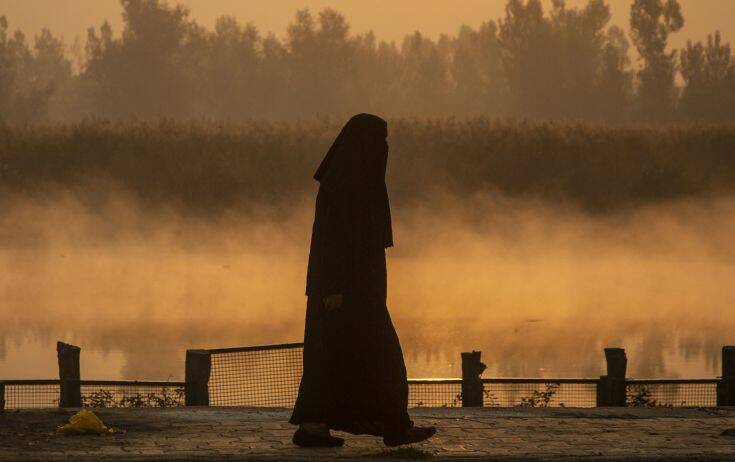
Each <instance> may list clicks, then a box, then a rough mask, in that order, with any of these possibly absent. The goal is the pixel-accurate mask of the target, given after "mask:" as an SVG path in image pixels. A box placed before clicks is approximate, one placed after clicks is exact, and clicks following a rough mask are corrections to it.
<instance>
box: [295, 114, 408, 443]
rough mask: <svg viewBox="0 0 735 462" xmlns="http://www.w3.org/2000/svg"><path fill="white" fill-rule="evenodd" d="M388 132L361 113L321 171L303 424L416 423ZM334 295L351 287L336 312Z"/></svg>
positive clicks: (385, 431) (385, 430) (402, 427)
mask: <svg viewBox="0 0 735 462" xmlns="http://www.w3.org/2000/svg"><path fill="white" fill-rule="evenodd" d="M385 137H386V123H385V121H383V120H382V119H380V118H378V117H376V116H372V115H368V114H360V115H357V116H355V117H353V118H352V119H350V121H349V122H348V123H347V125H345V127H344V128H343V129H342V132H341V133H340V135H339V136H338V137H337V139H336V140H335V142H334V144H333V146H332V148H331V149H330V150H329V152H328V153H327V156H326V157H325V159H324V161H323V162H322V165H321V166H320V167H319V170H317V173H316V175H315V178H316V179H317V180H318V181H320V188H319V192H318V194H317V199H316V211H315V217H314V226H313V230H312V238H311V239H312V240H311V251H310V254H309V267H308V274H307V290H306V294H307V296H308V299H307V308H306V328H305V334H304V374H303V377H302V379H301V385H300V387H299V395H298V397H297V399H296V404H295V406H294V410H293V414H292V416H291V419H290V422H291V423H293V424H300V423H304V422H314V423H326V424H327V425H328V426H329V427H330V428H331V429H335V430H343V431H347V432H350V433H355V434H362V433H367V434H372V435H376V436H385V435H389V436H390V435H400V434H403V433H404V432H405V431H406V430H408V429H409V428H410V427H411V426H412V425H413V422H412V421H411V419H410V418H409V416H408V412H407V405H408V384H407V381H406V367H405V365H404V361H403V352H402V351H401V345H400V342H399V340H398V336H397V335H396V331H395V329H394V327H393V323H392V321H391V318H390V315H389V313H388V308H387V306H386V292H387V291H386V289H387V287H386V286H387V282H386V281H387V278H386V264H385V247H388V246H391V245H392V244H393V236H392V230H391V224H390V208H389V205H388V197H387V193H386V188H385V165H386V160H387V145H386V143H385ZM332 294H342V295H343V303H342V306H341V307H340V308H337V309H335V310H332V311H327V310H326V309H325V307H324V302H323V299H324V297H326V296H327V295H332Z"/></svg>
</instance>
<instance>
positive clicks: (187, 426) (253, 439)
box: [0, 408, 735, 462]
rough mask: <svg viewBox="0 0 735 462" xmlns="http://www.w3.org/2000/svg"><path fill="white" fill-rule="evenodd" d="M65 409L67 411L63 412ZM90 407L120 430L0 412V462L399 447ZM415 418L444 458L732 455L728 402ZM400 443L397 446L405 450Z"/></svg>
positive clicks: (254, 424)
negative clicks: (320, 440)
mask: <svg viewBox="0 0 735 462" xmlns="http://www.w3.org/2000/svg"><path fill="white" fill-rule="evenodd" d="M70 411H71V410H70ZM95 412H97V414H98V415H99V416H100V418H102V420H103V421H104V422H105V423H107V424H108V425H112V426H114V427H116V428H120V429H122V430H124V431H125V433H124V434H117V435H103V436H77V437H70V436H62V435H56V434H53V432H52V431H53V429H54V428H56V427H57V426H59V425H61V424H63V423H64V421H65V420H66V419H68V417H69V415H71V412H64V413H59V411H58V410H28V411H19V412H15V411H6V412H5V413H0V462H6V461H18V462H28V461H35V460H44V461H46V460H49V461H60V460H74V461H75V462H87V461H93V460H99V459H100V458H104V459H105V460H108V461H112V462H114V461H120V462H122V461H125V462H143V461H160V460H176V461H181V462H184V461H195V460H257V459H263V460H334V459H351V458H357V459H360V460H364V461H368V460H382V459H386V458H390V460H396V459H397V456H399V455H401V454H409V453H406V452H400V451H395V450H392V449H389V448H386V447H385V446H383V444H382V441H381V440H380V439H379V438H374V437H370V436H365V435H362V436H355V435H347V434H343V433H339V432H337V434H338V435H339V436H343V437H345V438H346V440H347V442H346V445H345V447H342V448H321V449H301V448H296V447H295V446H293V444H292V443H291V435H292V432H293V430H294V429H295V427H293V426H291V425H289V424H288V422H287V419H288V417H289V415H290V411H289V410H288V409H258V408H177V409H100V410H96V411H95ZM411 415H412V418H413V419H414V420H415V421H416V423H417V424H419V425H428V424H434V425H437V427H438V432H437V435H436V436H435V437H434V438H432V439H431V440H429V441H428V442H424V443H421V444H416V445H414V449H415V450H419V451H422V452H423V454H424V455H425V456H427V457H430V458H433V459H436V460H443V459H453V460H454V459H457V460H527V459H531V460H554V461H562V460H569V459H579V458H584V457H594V458H597V459H599V460H630V461H644V460H651V461H653V460H657V461H661V460H679V461H685V460H723V461H725V460H727V461H735V437H728V436H721V434H722V432H723V431H724V430H725V429H728V428H735V409H733V408H723V409H717V410H714V409H675V408H656V409H630V408H627V409H626V408H623V409H570V408H565V409H529V408H524V409H517V408H511V409H497V408H493V409H488V408H479V409H478V408H474V409H471V408H460V409H429V408H422V409H414V410H412V411H411ZM404 451H405V449H404Z"/></svg>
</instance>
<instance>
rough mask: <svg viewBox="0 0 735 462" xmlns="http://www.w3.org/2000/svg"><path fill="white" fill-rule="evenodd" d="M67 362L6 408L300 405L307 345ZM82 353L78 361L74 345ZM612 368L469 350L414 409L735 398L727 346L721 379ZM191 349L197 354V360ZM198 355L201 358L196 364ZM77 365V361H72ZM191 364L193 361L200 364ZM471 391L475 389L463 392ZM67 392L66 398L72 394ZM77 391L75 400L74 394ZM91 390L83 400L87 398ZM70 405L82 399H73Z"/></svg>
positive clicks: (11, 397)
mask: <svg viewBox="0 0 735 462" xmlns="http://www.w3.org/2000/svg"><path fill="white" fill-rule="evenodd" d="M62 346H63V347H62V348H61V349H59V351H63V352H65V353H64V354H65V355H66V356H64V357H63V358H62V355H61V354H60V359H59V361H60V365H61V363H62V361H69V363H71V364H72V365H73V366H74V367H72V368H71V369H70V368H68V367H65V368H61V367H60V370H62V369H63V370H71V371H72V372H71V376H72V377H73V378H72V379H70V378H69V376H67V377H66V378H65V379H63V377H62V379H63V383H64V387H65V388H66V390H67V391H69V390H70V389H71V391H73V392H74V393H71V394H67V393H64V392H63V391H62V387H61V384H62V380H5V381H0V409H2V408H3V407H4V408H6V409H19V408H48V407H58V406H60V405H61V406H69V407H74V406H78V405H79V404H81V405H82V406H88V407H172V406H182V405H184V404H189V405H212V406H256V407H291V406H293V404H294V402H295V400H296V396H297V394H298V388H299V383H300V381H301V375H302V368H303V366H302V358H303V343H288V344H280V345H263V346H252V347H242V348H222V349H213V350H189V351H187V366H186V381H184V382H171V381H167V382H152V381H102V380H78V377H79V374H78V370H79V361H78V354H79V349H78V347H73V348H71V349H70V348H67V347H69V346H68V345H65V344H62ZM69 351H72V353H73V355H76V357H72V358H71V359H69V355H68V352H69ZM605 354H606V359H607V362H608V375H606V376H601V377H600V378H599V379H598V378H563V379H562V378H482V377H481V374H482V371H483V370H484V369H485V365H484V364H482V362H481V361H480V353H479V352H472V353H471V354H470V353H466V354H465V353H463V354H462V361H463V365H462V370H463V377H462V378H452V379H409V380H408V388H409V403H408V404H409V407H459V406H463V405H464V406H480V405H481V406H485V407H514V406H527V407H552V406H558V407H595V406H633V407H654V406H672V407H683V406H686V407H715V406H733V405H735V347H729V346H728V347H724V348H723V362H722V364H723V366H722V367H723V373H722V377H721V378H717V379H646V380H640V379H630V378H627V377H625V368H626V367H625V365H626V362H627V358H626V357H625V353H624V350H622V349H620V348H610V349H606V351H605ZM190 356H191V358H190ZM190 359H192V360H196V361H191V363H190V361H189V360H190ZM65 365H67V366H68V363H65ZM190 365H191V367H190ZM463 393H465V394H466V395H465V396H463ZM62 395H63V396H62ZM69 396H71V398H69ZM80 397H81V399H80ZM70 402H73V403H76V404H69V403H70Z"/></svg>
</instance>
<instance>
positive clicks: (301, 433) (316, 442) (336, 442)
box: [291, 426, 345, 448]
mask: <svg viewBox="0 0 735 462" xmlns="http://www.w3.org/2000/svg"><path fill="white" fill-rule="evenodd" d="M291 441H293V444H295V445H296V446H301V447H302V448H333V447H337V446H342V445H343V444H345V440H344V439H342V438H338V437H336V436H332V435H330V434H329V430H328V429H327V430H326V431H325V432H321V431H320V432H318V433H314V432H311V431H309V430H307V429H306V428H304V427H303V426H300V427H299V429H298V430H296V432H295V433H294V434H293V438H292V440H291Z"/></svg>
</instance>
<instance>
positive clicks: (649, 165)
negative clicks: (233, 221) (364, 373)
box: [0, 118, 735, 213]
mask: <svg viewBox="0 0 735 462" xmlns="http://www.w3.org/2000/svg"><path fill="white" fill-rule="evenodd" d="M339 125H340V122H339V121H335V120H326V119H325V120H317V121H309V122H301V123H291V124H285V123H272V122H256V121H254V122H251V123H246V124H238V125H228V124H220V123H207V122H202V123H197V124H178V123H172V122H158V123H144V122H126V123H108V122H85V123H81V124H77V125H58V126H43V127H38V126H28V127H25V128H9V127H0V191H2V192H3V197H5V198H8V197H12V196H18V195H20V196H54V195H55V194H57V193H58V192H59V191H62V190H63V191H71V192H72V193H74V194H75V195H78V196H79V197H80V198H82V199H83V200H85V201H87V202H88V203H90V204H93V203H94V202H95V201H97V200H100V198H101V197H103V196H104V194H105V191H107V190H108V186H109V185H111V184H112V185H114V186H115V187H116V188H120V189H122V190H123V191H125V192H127V193H129V194H131V195H133V196H134V197H136V198H137V199H139V201H140V202H141V203H142V204H143V205H145V206H150V207H157V206H160V205H166V206H173V207H175V208H180V209H182V211H184V212H187V213H212V212H217V211H222V210H225V209H231V208H244V209H247V208H249V207H252V206H254V205H263V204H265V205H269V206H274V205H275V206H279V205H284V206H287V205H289V204H291V203H293V201H294V200H297V199H301V198H303V197H304V195H305V194H311V193H312V192H313V188H314V182H313V180H312V179H311V175H312V173H313V171H314V169H315V168H316V166H317V165H318V163H319V161H320V159H321V157H322V156H323V155H324V153H325V151H326V149H327V148H328V147H329V144H330V143H331V141H332V139H333V138H334V136H336V134H337V132H338V130H339ZM389 142H390V146H391V160H390V168H389V185H390V189H391V191H392V195H393V200H394V203H396V204H401V205H406V204H411V203H414V202H416V201H420V202H424V201H431V200H432V198H434V197H435V195H436V194H438V193H444V192H450V193H452V194H453V195H456V196H459V197H470V196H472V195H474V194H477V193H483V192H489V193H503V194H504V195H507V196H510V197H520V198H524V197H529V198H536V199H540V200H542V201H553V202H558V201H566V202H568V203H570V204H572V205H577V206H580V207H581V208H583V209H586V210H588V211H593V212H606V211H611V210H619V209H621V208H627V207H635V206H638V205H643V204H648V203H653V202H657V201H665V200H668V199H678V198H682V197H689V196H702V195H707V194H714V193H717V194H722V193H725V194H727V193H730V192H733V191H734V190H735V126H676V127H666V128H607V127H602V126H587V125H579V124H560V123H553V124H552V123H529V122H523V121H493V120H488V119H485V118H471V119H462V120H459V119H441V120H437V119H432V120H427V119H399V120H392V121H390V135H389Z"/></svg>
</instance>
